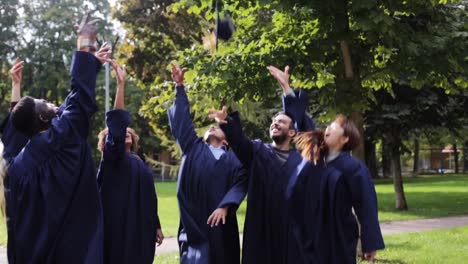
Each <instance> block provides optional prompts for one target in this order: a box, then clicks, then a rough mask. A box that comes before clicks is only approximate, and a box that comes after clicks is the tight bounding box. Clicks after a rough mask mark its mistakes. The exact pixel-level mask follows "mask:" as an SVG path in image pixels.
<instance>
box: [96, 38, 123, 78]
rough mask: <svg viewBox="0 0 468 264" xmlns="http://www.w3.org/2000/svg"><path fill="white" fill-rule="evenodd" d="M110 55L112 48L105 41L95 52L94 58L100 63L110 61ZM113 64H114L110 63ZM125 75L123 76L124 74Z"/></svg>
mask: <svg viewBox="0 0 468 264" xmlns="http://www.w3.org/2000/svg"><path fill="white" fill-rule="evenodd" d="M111 55H112V48H111V46H110V45H109V44H107V42H104V44H102V46H101V48H100V49H99V50H98V51H97V52H96V54H95V56H96V58H97V59H98V60H99V61H100V62H101V63H102V64H104V63H106V62H109V63H111V61H112V60H111V59H110V57H111ZM112 66H114V65H112ZM124 77H125V76H124Z"/></svg>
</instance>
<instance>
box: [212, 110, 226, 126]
mask: <svg viewBox="0 0 468 264" xmlns="http://www.w3.org/2000/svg"><path fill="white" fill-rule="evenodd" d="M208 112H209V115H208V117H209V118H210V119H212V120H215V121H216V122H217V123H218V124H227V121H226V117H227V115H228V113H227V107H226V106H223V108H222V109H221V110H216V109H210V110H209V111H208Z"/></svg>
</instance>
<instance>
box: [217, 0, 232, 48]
mask: <svg viewBox="0 0 468 264" xmlns="http://www.w3.org/2000/svg"><path fill="white" fill-rule="evenodd" d="M234 31H236V27H235V26H234V23H233V22H232V19H231V18H230V17H229V14H228V13H227V12H226V11H224V18H223V19H221V18H220V16H219V9H218V1H216V49H218V39H223V40H229V39H230V38H231V37H232V35H233V34H234Z"/></svg>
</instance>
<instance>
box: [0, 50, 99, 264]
mask: <svg viewBox="0 0 468 264" xmlns="http://www.w3.org/2000/svg"><path fill="white" fill-rule="evenodd" d="M72 65H73V66H72V70H71V75H72V79H71V91H70V94H69V95H68V97H67V99H66V101H65V103H64V105H63V107H62V109H63V112H62V113H61V114H60V116H59V117H57V118H54V119H53V120H52V126H51V127H50V128H49V129H48V130H47V131H44V132H41V133H39V134H36V135H34V136H32V137H31V138H30V140H29V141H28V142H27V143H26V145H25V146H24V148H23V149H22V151H21V152H20V153H19V154H18V155H16V156H15V157H7V160H9V161H10V164H9V168H8V175H7V177H6V179H5V191H6V193H5V196H6V204H7V210H6V211H7V217H8V221H7V228H8V261H9V263H11V264H15V263H102V252H103V247H102V246H103V226H102V208H101V200H100V197H99V193H98V188H97V182H96V176H95V175H96V173H95V169H94V162H93V160H92V157H91V149H90V147H89V145H88V143H87V141H86V138H87V136H88V131H89V122H90V116H91V115H92V114H93V113H95V112H96V110H97V106H96V101H95V86H96V75H97V72H98V71H99V69H100V68H101V63H100V62H99V61H98V60H97V59H96V57H95V56H94V55H92V54H90V53H87V52H76V53H75V56H74V59H73V63H72ZM8 122H10V121H8ZM7 127H9V126H7ZM6 133H8V132H6ZM4 143H5V144H6V145H7V148H8V147H9V146H8V145H9V143H10V142H4Z"/></svg>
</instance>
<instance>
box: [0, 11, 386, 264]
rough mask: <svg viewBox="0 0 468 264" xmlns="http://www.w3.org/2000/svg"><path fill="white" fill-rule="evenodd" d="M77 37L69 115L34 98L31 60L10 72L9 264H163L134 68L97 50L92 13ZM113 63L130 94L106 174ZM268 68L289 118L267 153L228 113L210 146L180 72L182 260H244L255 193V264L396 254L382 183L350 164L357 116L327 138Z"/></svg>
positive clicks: (5, 132)
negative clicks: (380, 199)
mask: <svg viewBox="0 0 468 264" xmlns="http://www.w3.org/2000/svg"><path fill="white" fill-rule="evenodd" d="M77 34H78V40H77V49H78V51H76V52H75V53H74V56H73V61H72V67H71V89H70V92H69V95H68V96H67V98H66V99H65V102H64V103H63V104H62V105H61V106H60V107H56V106H54V105H52V104H50V103H48V102H47V101H45V100H43V99H36V98H33V97H30V96H24V97H21V95H20V94H21V92H20V86H21V73H22V68H23V64H24V62H23V61H21V60H17V61H16V62H15V64H14V66H13V68H12V69H11V71H10V72H11V76H12V83H13V87H12V101H11V106H10V112H9V114H8V116H7V118H6V119H5V121H4V122H3V124H2V126H1V132H2V142H3V144H4V149H3V159H4V160H0V176H2V178H3V182H4V194H5V202H6V216H7V218H6V219H7V229H8V249H7V250H8V252H7V253H8V261H9V263H11V264H20V263H143V264H144V263H152V262H153V259H154V254H155V246H156V244H161V243H162V241H163V239H164V236H163V233H162V231H161V225H160V222H159V217H158V215H157V210H158V205H157V197H156V193H155V189H154V182H153V176H152V173H151V170H150V169H149V168H148V166H147V165H146V164H145V162H143V161H142V160H141V159H140V158H139V157H138V155H136V151H137V149H138V140H139V138H138V135H137V134H136V133H135V131H133V130H132V129H131V128H130V127H129V125H130V113H129V112H127V111H126V110H125V109H124V98H125V91H124V88H125V78H126V70H125V66H120V65H119V64H118V63H117V62H116V61H114V60H111V59H110V56H111V53H112V51H111V48H110V47H109V46H108V45H107V44H103V45H102V46H101V47H100V49H99V50H97V48H96V44H95V43H96V34H97V30H96V21H95V20H92V19H91V16H90V14H89V13H88V14H87V15H85V17H84V18H83V20H82V22H81V24H80V25H78V26H77ZM103 63H110V64H111V65H112V67H113V68H114V70H115V74H116V78H117V90H116V96H115V102H114V110H112V111H109V112H107V113H106V125H107V128H106V129H104V130H103V131H102V132H101V133H100V134H99V143H98V149H99V150H100V151H101V153H102V156H101V161H100V165H99V169H98V171H97V173H96V171H95V168H94V162H93V160H92V156H91V147H90V146H89V144H88V142H87V139H88V136H89V130H90V123H91V121H90V118H91V116H92V115H93V114H94V113H95V112H96V111H97V104H96V93H95V89H96V77H97V74H98V72H99V70H100V68H101V66H102V64H103ZM268 70H269V71H270V72H271V74H272V75H273V77H274V78H275V79H276V80H278V82H279V84H280V86H281V87H282V90H283V98H282V99H283V100H282V101H283V108H284V111H282V112H279V113H277V114H276V115H275V116H274V117H273V118H272V123H271V125H270V127H269V134H270V137H271V140H272V142H271V143H264V142H261V141H258V140H250V139H248V138H247V137H246V136H245V134H244V133H243V131H242V124H241V122H240V117H239V114H238V113H236V112H234V113H230V114H228V112H227V108H226V107H223V108H222V109H221V110H214V109H212V110H210V115H209V118H211V119H213V120H215V121H216V123H217V125H212V126H211V127H210V128H209V129H208V130H207V131H206V133H205V135H204V137H203V138H201V137H198V136H197V134H196V132H195V128H194V125H193V122H192V119H191V114H190V104H189V100H188V97H187V94H186V92H185V88H184V70H182V69H181V68H180V67H178V66H175V65H173V67H172V79H173V81H174V82H175V101H174V104H173V105H172V106H171V107H170V108H169V109H168V116H169V124H170V129H171V133H172V134H173V136H174V138H175V139H176V140H177V143H178V145H179V146H180V148H181V150H182V159H181V163H180V170H179V176H178V184H177V199H178V204H179V212H180V224H179V231H178V235H177V240H178V243H179V249H180V262H181V263H184V264H189V263H200V264H218V263H219V264H221V263H237V264H238V263H240V262H241V247H240V243H239V230H238V224H237V217H236V211H237V208H238V207H239V205H240V204H241V202H242V201H243V199H244V198H245V196H246V195H247V212H246V216H245V225H244V231H243V245H242V263H246V264H257V263H258V264H260V263H267V264H269V263H278V264H283V263H291V264H294V263H337V264H338V263H340V264H341V263H356V255H357V254H356V248H357V242H358V239H359V238H360V239H361V244H362V252H363V258H364V259H367V260H369V261H373V260H374V259H375V256H376V250H378V249H382V248H384V243H383V239H382V235H381V231H380V227H379V223H378V216H377V215H378V210H377V199H376V193H375V188H374V185H373V182H372V179H371V177H370V175H369V172H368V170H367V168H366V166H365V165H364V164H363V163H361V162H360V161H358V160H357V159H355V158H354V157H352V156H351V154H350V152H351V151H352V150H353V149H354V148H356V147H357V146H358V144H359V141H360V140H359V131H358V130H357V128H356V127H355V125H354V124H353V123H352V122H351V121H350V120H349V119H347V118H346V117H344V116H338V117H337V118H336V119H335V120H334V121H333V122H332V123H331V124H330V125H329V126H328V127H327V128H326V130H325V131H324V132H322V131H319V130H315V124H314V122H313V120H312V119H311V118H310V117H309V116H308V115H307V113H306V110H307V106H308V101H309V98H308V97H307V94H306V93H305V92H304V91H302V90H296V91H294V90H292V89H291V88H290V86H289V73H288V71H289V68H288V67H286V68H285V70H284V71H281V70H279V69H277V68H276V67H273V66H269V67H268ZM294 143H295V145H296V149H297V150H295V149H293V148H292V145H293V144H294ZM0 147H1V146H0ZM0 151H1V149H0ZM357 221H359V224H360V229H359V227H358V222H357Z"/></svg>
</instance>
